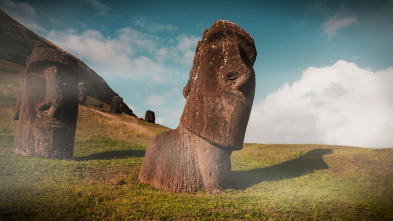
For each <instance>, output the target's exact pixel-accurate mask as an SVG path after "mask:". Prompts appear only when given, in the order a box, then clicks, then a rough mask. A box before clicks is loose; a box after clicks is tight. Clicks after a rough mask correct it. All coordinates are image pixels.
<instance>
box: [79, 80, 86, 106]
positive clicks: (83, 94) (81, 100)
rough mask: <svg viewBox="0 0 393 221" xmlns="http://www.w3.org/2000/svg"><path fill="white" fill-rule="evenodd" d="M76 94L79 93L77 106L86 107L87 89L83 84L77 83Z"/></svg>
mask: <svg viewBox="0 0 393 221" xmlns="http://www.w3.org/2000/svg"><path fill="white" fill-rule="evenodd" d="M78 93H79V104H81V105H86V100H87V88H86V83H85V82H79V83H78Z"/></svg>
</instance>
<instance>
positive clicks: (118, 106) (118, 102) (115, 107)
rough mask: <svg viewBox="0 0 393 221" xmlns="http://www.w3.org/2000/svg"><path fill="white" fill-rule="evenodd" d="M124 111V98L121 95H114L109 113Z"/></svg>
mask: <svg viewBox="0 0 393 221" xmlns="http://www.w3.org/2000/svg"><path fill="white" fill-rule="evenodd" d="M122 112H123V98H122V97H119V96H114V97H113V98H112V102H111V108H110V110H109V113H112V114H121V113H122Z"/></svg>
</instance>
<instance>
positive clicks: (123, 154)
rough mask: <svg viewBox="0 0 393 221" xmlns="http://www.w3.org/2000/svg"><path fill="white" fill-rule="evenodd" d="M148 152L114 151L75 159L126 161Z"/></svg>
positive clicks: (75, 158)
mask: <svg viewBox="0 0 393 221" xmlns="http://www.w3.org/2000/svg"><path fill="white" fill-rule="evenodd" d="M145 152H146V150H114V151H107V152H103V153H94V154H90V155H89V156H83V157H74V158H73V159H74V160H76V161H85V160H111V159H125V158H129V157H143V156H145Z"/></svg>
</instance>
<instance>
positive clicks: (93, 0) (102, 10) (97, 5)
mask: <svg viewBox="0 0 393 221" xmlns="http://www.w3.org/2000/svg"><path fill="white" fill-rule="evenodd" d="M85 2H87V3H88V4H89V5H90V6H92V7H93V8H94V10H95V11H96V12H97V15H106V13H107V12H108V11H110V10H111V8H110V7H109V6H107V5H105V4H103V3H101V2H99V1H97V0H85Z"/></svg>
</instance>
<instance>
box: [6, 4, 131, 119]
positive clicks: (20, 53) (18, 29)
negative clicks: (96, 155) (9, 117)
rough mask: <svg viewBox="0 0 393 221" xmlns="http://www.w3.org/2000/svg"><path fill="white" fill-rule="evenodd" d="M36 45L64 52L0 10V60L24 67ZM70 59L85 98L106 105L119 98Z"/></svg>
mask: <svg viewBox="0 0 393 221" xmlns="http://www.w3.org/2000/svg"><path fill="white" fill-rule="evenodd" d="M36 44H40V45H42V46H45V47H48V48H53V50H57V51H59V53H63V52H64V50H62V49H61V48H59V47H57V46H56V45H54V44H53V43H51V42H49V41H48V40H46V39H44V38H42V37H40V36H38V35H37V34H35V33H34V32H32V31H30V30H29V29H27V28H26V27H24V26H23V25H21V24H19V23H18V22H17V21H15V20H14V19H12V18H11V17H9V16H8V15H7V14H6V13H5V12H4V11H2V10H1V9H0V59H3V60H6V61H10V62H13V63H17V64H20V65H23V66H25V65H26V62H27V60H28V59H27V58H28V57H29V56H30V54H31V53H32V51H33V48H34V47H35V45H36ZM71 57H73V59H74V61H75V63H76V65H77V66H79V68H80V70H81V71H80V72H79V73H78V76H77V77H78V79H79V82H83V83H84V84H85V88H86V94H87V96H90V97H94V98H96V99H98V100H100V101H102V102H104V103H106V104H108V105H109V104H110V103H111V100H112V97H113V96H119V95H118V94H117V93H116V92H114V91H113V90H112V89H111V88H110V87H109V86H108V84H107V83H106V82H105V80H104V79H103V78H102V77H101V76H99V75H98V74H97V73H96V72H94V71H93V70H92V69H90V68H89V67H88V66H87V65H86V64H85V63H83V62H82V61H81V60H79V59H78V58H76V57H75V56H73V55H71ZM125 106H126V107H124V109H125V110H126V111H124V112H125V113H128V114H130V115H133V113H132V110H130V108H129V107H128V106H127V105H125ZM133 116H135V115H133Z"/></svg>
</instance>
